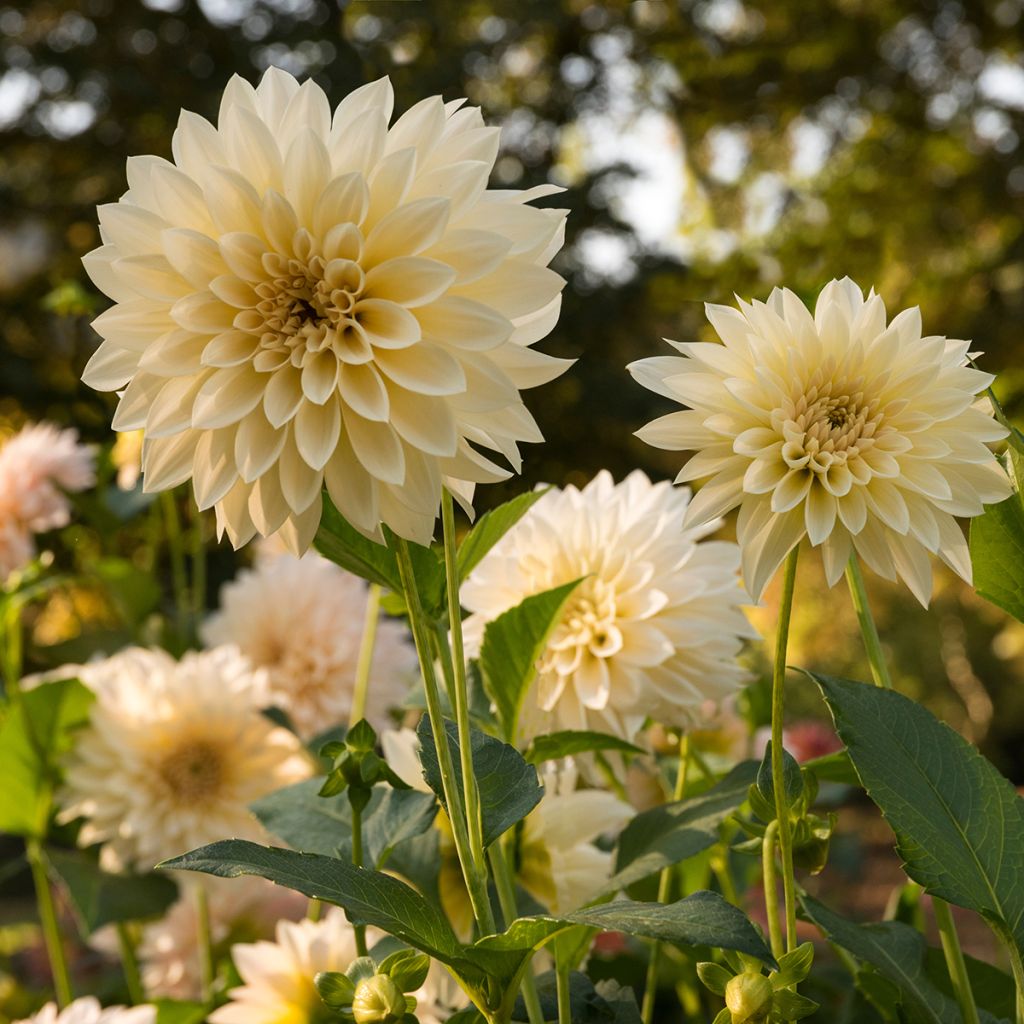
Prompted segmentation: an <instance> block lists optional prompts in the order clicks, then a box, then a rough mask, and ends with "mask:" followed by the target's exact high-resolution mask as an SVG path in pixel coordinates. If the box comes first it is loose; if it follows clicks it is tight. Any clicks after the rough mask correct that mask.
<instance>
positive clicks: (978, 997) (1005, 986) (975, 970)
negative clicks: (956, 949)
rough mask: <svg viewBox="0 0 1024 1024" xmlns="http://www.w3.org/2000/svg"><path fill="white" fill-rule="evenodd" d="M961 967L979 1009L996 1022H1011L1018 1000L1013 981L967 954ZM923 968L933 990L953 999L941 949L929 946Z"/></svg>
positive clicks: (989, 965)
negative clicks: (965, 972)
mask: <svg viewBox="0 0 1024 1024" xmlns="http://www.w3.org/2000/svg"><path fill="white" fill-rule="evenodd" d="M964 965H965V966H966V968H967V978H968V980H969V981H970V983H971V994H972V995H973V996H974V1001H975V1003H976V1004H977V1006H978V1009H979V1010H983V1011H984V1012H985V1013H990V1014H991V1015H992V1016H993V1017H995V1018H996V1020H1000V1021H1003V1020H1005V1021H1011V1020H1013V1016H1014V1013H1015V1012H1016V998H1017V994H1016V993H1017V990H1016V988H1015V987H1014V984H1013V978H1011V977H1010V975H1009V974H1007V973H1006V971H1001V970H999V968H998V967H993V966H992V964H990V963H986V962H985V961H984V960H976V959H975V958H974V957H972V956H968V955H967V954H966V953H965V954H964ZM924 968H925V971H926V972H927V974H928V977H929V978H931V980H932V982H933V983H934V985H935V987H936V988H938V989H939V990H940V991H941V992H942V994H943V995H945V996H948V997H949V998H950V999H955V998H956V996H955V993H954V992H953V985H952V982H951V981H950V980H949V969H948V968H947V967H946V956H945V954H944V953H943V952H942V950H941V949H935V948H934V947H932V946H929V947H928V951H927V952H926V954H925V958H924Z"/></svg>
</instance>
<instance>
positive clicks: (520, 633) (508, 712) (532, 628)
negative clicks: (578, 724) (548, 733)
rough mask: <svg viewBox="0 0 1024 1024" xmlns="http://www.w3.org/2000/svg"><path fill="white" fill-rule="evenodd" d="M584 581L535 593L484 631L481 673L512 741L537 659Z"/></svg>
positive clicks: (505, 730)
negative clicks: (571, 598) (570, 600)
mask: <svg viewBox="0 0 1024 1024" xmlns="http://www.w3.org/2000/svg"><path fill="white" fill-rule="evenodd" d="M581 582H582V579H579V580H573V581H571V582H570V583H563V584H562V585H561V586H560V587H555V588H554V589H552V590H545V591H543V592H542V593H540V594H532V595H531V596H530V597H527V598H524V599H523V600H522V601H521V602H520V603H519V604H517V605H516V606H515V607H514V608H510V609H509V610H508V611H507V612H504V613H503V614H501V615H499V616H498V617H497V618H496V619H494V621H493V622H489V623H487V626H486V627H485V628H484V640H483V644H482V645H481V647H480V659H479V661H480V673H481V675H482V676H483V681H484V688H485V689H486V690H487V693H488V695H489V696H490V698H491V700H493V701H494V703H495V706H496V707H497V709H498V716H499V717H500V718H501V723H502V728H503V729H504V733H505V737H506V739H513V738H514V737H515V735H516V733H517V731H518V724H519V709H520V708H521V707H522V703H523V698H524V697H525V696H526V692H527V690H529V688H530V684H531V683H532V682H533V679H534V676H535V675H536V674H537V659H538V658H540V656H541V654H542V653H543V652H544V648H545V647H546V646H547V642H548V637H549V636H550V635H551V631H552V630H553V629H554V628H555V626H556V625H557V624H558V621H559V619H561V617H562V612H563V611H564V610H565V606H566V604H567V603H568V601H569V598H570V597H572V594H573V591H575V590H576V588H577V587H578V586H579V585H580V583H581Z"/></svg>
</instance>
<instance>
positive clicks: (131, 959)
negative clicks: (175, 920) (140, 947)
mask: <svg viewBox="0 0 1024 1024" xmlns="http://www.w3.org/2000/svg"><path fill="white" fill-rule="evenodd" d="M117 949H118V953H119V954H120V957H121V969H122V971H124V981H125V985H126V986H127V988H128V997H129V998H130V999H131V1001H132V1005H133V1006H138V1005H139V1004H140V1003H144V1002H145V1001H146V993H145V992H144V991H143V988H142V978H141V976H140V975H139V958H138V956H137V955H136V952H135V936H134V935H133V934H132V930H131V926H130V925H129V924H128V923H127V922H126V921H118V922H117Z"/></svg>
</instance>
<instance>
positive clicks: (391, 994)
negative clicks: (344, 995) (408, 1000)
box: [352, 974, 405, 1024]
mask: <svg viewBox="0 0 1024 1024" xmlns="http://www.w3.org/2000/svg"><path fill="white" fill-rule="evenodd" d="M404 1015H405V996H404V995H403V994H402V990H401V989H400V988H399V987H398V986H397V985H396V984H395V983H394V982H393V981H392V980H391V979H390V978H389V977H388V976H387V975H386V974H375V975H374V976H373V977H372V978H366V979H364V980H363V981H361V982H359V984H358V985H357V986H356V994H355V996H354V997H353V999H352V1016H353V1017H354V1018H355V1021H356V1024H390V1022H392V1021H396V1020H400V1019H401V1018H402V1017H403V1016H404Z"/></svg>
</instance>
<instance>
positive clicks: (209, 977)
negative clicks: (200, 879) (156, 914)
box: [195, 883, 214, 1006]
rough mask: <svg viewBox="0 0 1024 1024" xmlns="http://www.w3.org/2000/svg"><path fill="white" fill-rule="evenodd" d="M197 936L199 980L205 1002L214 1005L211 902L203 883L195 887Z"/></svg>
mask: <svg viewBox="0 0 1024 1024" xmlns="http://www.w3.org/2000/svg"><path fill="white" fill-rule="evenodd" d="M195 901H196V936H197V938H198V940H199V978H200V982H201V984H202V993H203V1002H204V1003H206V1005H207V1006H212V1005H213V979H214V962H213V935H212V933H211V932H210V900H209V897H208V896H207V894H206V889H205V888H204V887H203V885H202V883H200V884H198V885H196V886H195Z"/></svg>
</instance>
